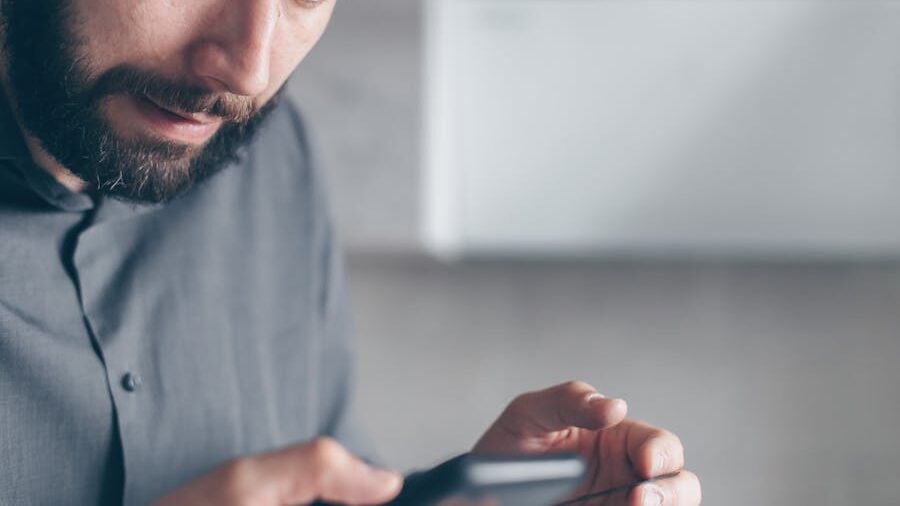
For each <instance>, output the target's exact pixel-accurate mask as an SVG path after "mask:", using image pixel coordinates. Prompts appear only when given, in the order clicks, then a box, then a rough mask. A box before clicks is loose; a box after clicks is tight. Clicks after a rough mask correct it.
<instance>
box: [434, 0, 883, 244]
mask: <svg viewBox="0 0 900 506" xmlns="http://www.w3.org/2000/svg"><path fill="white" fill-rule="evenodd" d="M429 5H430V6H431V9H430V10H429V13H430V16H429V19H430V23H429V29H428V32H427V33H428V41H429V49H428V52H427V57H428V60H427V61H428V69H429V72H428V74H427V75H428V79H427V90H428V91H427V99H428V105H429V108H428V112H429V114H428V120H427V123H426V126H427V127H428V128H429V129H430V134H431V135H430V136H429V143H428V145H427V146H426V152H427V154H428V166H427V169H428V172H427V174H428V177H427V179H426V181H425V189H426V191H427V195H426V209H427V211H428V216H427V221H426V223H425V225H426V233H427V234H428V235H429V237H430V239H431V244H432V246H433V249H434V250H436V251H438V252H440V253H443V254H448V253H450V254H452V253H461V254H482V253H488V254H502V255H516V256H521V255H528V254H540V255H546V254H550V255H558V254H562V255H572V254H578V255H582V254H613V255H618V254H638V255H642V256H647V255H649V256H666V255H701V256H712V255H720V254H724V255H732V256H733V255H739V256H751V257H753V256H760V255H762V256H785V255H786V256H795V255H799V256H815V257H821V256H839V257H848V256H849V257H852V256H854V255H863V256H866V257H871V256H876V257H877V256H882V255H888V256H898V255H900V231H898V227H897V225H896V223H897V218H898V216H900V142H898V141H900V65H898V61H900V60H898V55H900V3H898V2H891V1H852V2H851V1H830V2H823V1H820V0H787V1H746V0H674V1H673V0H632V1H628V2H620V1H583V0H520V1H516V2H509V1H505V0H432V1H431V2H430V4H429Z"/></svg>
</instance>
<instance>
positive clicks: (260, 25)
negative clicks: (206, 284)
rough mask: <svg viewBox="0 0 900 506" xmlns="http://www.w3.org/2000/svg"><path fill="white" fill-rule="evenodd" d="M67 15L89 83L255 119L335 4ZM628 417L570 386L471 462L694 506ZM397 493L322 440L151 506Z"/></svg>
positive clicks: (102, 6)
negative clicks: (516, 460)
mask: <svg viewBox="0 0 900 506" xmlns="http://www.w3.org/2000/svg"><path fill="white" fill-rule="evenodd" d="M72 7H73V9H74V12H75V14H76V18H77V26H76V33H77V35H79V36H80V38H81V39H82V40H83V42H84V44H85V45H84V48H83V55H84V58H85V61H86V62H87V64H88V68H89V70H90V72H91V73H92V74H95V75H99V74H101V73H102V72H103V71H104V70H106V69H109V68H112V67H114V66H116V65H120V64H130V65H133V66H136V67H140V68H142V69H145V70H151V71H154V72H156V73H158V74H160V75H162V76H166V77H169V78H172V79H175V80H177V81H179V82H187V83H191V84H196V85H198V86H202V87H205V88H207V89H209V90H211V91H214V92H220V93H231V94H235V95H239V96H242V97H247V98H249V99H251V100H252V101H253V103H254V104H255V105H256V106H257V107H259V106H261V105H262V104H265V103H266V102H267V101H269V100H270V99H271V98H272V97H273V96H274V95H275V93H276V92H277V91H278V89H280V88H281V86H282V84H284V82H285V81H286V80H287V78H288V77H289V76H290V74H291V73H292V72H293V71H294V69H295V68H296V67H297V65H298V64H299V63H300V62H301V61H302V60H303V58H304V57H305V56H306V55H307V53H309V51H310V50H311V49H312V48H313V46H314V45H315V44H316V42H317V41H318V40H319V38H320V37H321V35H322V33H323V32H324V30H325V28H326V26H327V24H328V21H329V19H330V17H331V14H332V11H333V9H334V0H323V1H315V0H190V1H187V0H142V1H140V2H123V1H121V0H72ZM2 62H3V55H2V53H0V65H2ZM101 110H102V113H103V114H104V115H105V117H106V118H107V119H108V120H109V121H110V123H111V124H113V125H114V126H115V128H116V129H117V131H118V132H119V133H120V134H121V135H123V136H125V137H126V138H130V137H135V136H142V135H146V136H151V135H159V132H158V131H154V130H152V129H153V127H152V125H151V123H150V122H148V120H147V118H146V116H145V115H144V114H143V113H142V112H141V110H140V109H139V108H138V106H137V104H136V103H135V102H134V101H133V99H131V98H129V97H126V96H113V97H110V98H107V99H105V100H104V101H103V103H102V104H101ZM210 135H211V134H210ZM201 140H202V139H201ZM26 142H27V143H28V145H29V149H30V150H31V152H32V155H33V158H34V160H35V162H36V163H37V164H38V165H39V166H40V167H42V168H43V169H45V170H47V171H48V172H49V173H51V174H52V175H54V177H56V179H57V180H58V181H59V182H60V183H62V184H63V185H65V186H67V187H68V188H70V189H72V190H73V191H81V190H82V189H84V187H85V184H84V182H83V181H81V180H80V179H78V178H77V177H75V176H74V175H72V174H71V173H70V172H69V171H68V170H67V169H66V168H65V167H62V166H60V165H59V164H58V163H57V162H56V161H55V160H54V159H53V158H52V157H51V156H49V155H48V154H47V153H45V152H43V151H42V149H41V148H40V147H39V146H38V143H37V142H35V140H34V139H29V138H26ZM194 142H199V141H197V140H196V139H194ZM626 411H627V406H626V405H625V402H624V401H622V400H619V399H607V398H605V397H602V396H600V395H599V394H598V393H597V392H596V390H595V389H594V388H593V387H591V386H590V385H587V384H585V383H580V382H569V383H565V384H562V385H558V386H555V387H552V388H549V389H547V390H543V391H539V392H531V393H527V394H523V395H522V396H520V397H518V398H516V399H515V400H514V401H512V402H511V403H510V405H509V406H508V407H507V408H506V409H505V410H504V411H503V413H502V415H501V416H500V417H499V418H498V419H497V421H496V422H495V423H494V424H493V425H492V426H491V427H490V428H489V429H488V431H487V432H486V433H485V434H484V436H483V437H482V438H481V439H480V440H479V441H478V443H477V444H476V445H475V447H474V448H473V452H475V453H482V454H502V455H510V454H541V453H548V452H559V451H577V452H580V453H581V454H582V455H584V457H585V458H586V459H587V460H588V462H589V463H590V466H591V468H590V474H589V476H588V479H587V481H586V483H585V484H584V485H583V487H582V489H581V490H579V494H584V493H589V492H592V491H599V490H604V489H607V488H610V487H614V486H619V485H626V484H630V483H633V482H635V481H640V480H641V479H646V478H652V477H656V476H663V475H666V474H669V473H673V472H676V471H681V472H680V473H679V474H678V475H677V476H675V477H671V478H666V479H662V480H658V481H655V482H653V483H652V484H644V485H641V486H639V487H637V488H633V489H631V490H629V491H624V492H621V493H619V494H616V495H614V496H612V497H608V498H603V499H598V500H595V501H593V502H591V503H583V504H597V505H626V504H627V505H635V506H637V505H642V504H662V505H666V506H693V505H696V504H699V503H700V499H701V497H700V484H699V481H698V480H697V478H696V476H695V475H694V474H692V473H690V472H688V471H685V470H683V467H684V450H683V447H682V445H681V442H680V441H679V439H678V438H677V437H676V436H675V435H673V434H671V433H670V432H667V431H665V430H662V429H658V428H655V427H652V426H650V425H647V424H645V423H643V422H639V421H635V420H627V419H625V417H626ZM401 484H402V478H401V476H400V475H399V474H397V473H395V472H391V471H385V470H378V469H373V468H371V467H370V466H368V465H366V464H364V463H363V462H362V461H360V460H359V459H357V458H356V457H354V456H353V455H350V454H349V453H348V452H347V451H346V450H345V449H344V448H342V447H341V446H340V445H339V444H338V443H336V442H334V441H332V440H330V439H327V438H326V439H317V440H314V441H311V442H307V443H303V444H298V445H294V446H290V447H287V448H284V449H281V450H277V451H274V452H270V453H266V454H263V455H255V456H245V457H241V458H238V459H236V460H233V461H230V462H226V463H224V464H222V465H221V466H220V467H218V468H216V469H214V470H212V471H211V472H209V473H208V474H206V475H204V476H201V477H200V478H198V479H196V480H194V481H192V482H189V483H186V484H185V485H183V486H182V487H180V488H179V489H177V490H175V491H172V492H171V493H170V494H168V495H166V496H165V497H163V498H162V499H160V500H159V502H158V503H157V504H158V506H180V505H205V504H210V505H213V504H215V505H258V506H280V505H288V504H304V503H310V502H312V501H314V500H316V499H322V500H327V501H330V502H334V503H342V504H378V503H383V502H386V501H388V500H390V499H391V498H392V497H394V496H395V495H396V494H397V493H398V492H399V490H400V487H401Z"/></svg>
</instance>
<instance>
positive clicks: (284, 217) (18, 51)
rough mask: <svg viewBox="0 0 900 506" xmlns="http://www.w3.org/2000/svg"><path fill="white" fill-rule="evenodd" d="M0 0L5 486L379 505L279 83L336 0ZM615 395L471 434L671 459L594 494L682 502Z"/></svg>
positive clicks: (599, 484)
mask: <svg viewBox="0 0 900 506" xmlns="http://www.w3.org/2000/svg"><path fill="white" fill-rule="evenodd" d="M0 2H2V3H0V91H2V92H0V238H2V239H0V503H2V504H4V505H6V504H13V505H14V504H50V505H58V504H78V505H87V504H128V505H132V504H134V505H138V504H140V505H142V504H149V503H154V502H156V503H158V504H166V505H188V504H191V505H192V504H215V505H230V504H252V505H264V506H269V505H273V506H274V505H286V504H301V503H310V502H314V501H317V500H326V501H330V502H337V503H348V504H374V503H382V502H385V501H388V500H390V499H391V498H392V497H394V496H395V495H396V494H397V493H398V491H399V490H400V488H401V486H402V482H403V477H402V476H400V475H399V474H397V473H396V472H394V471H389V470H385V469H380V468H376V467H374V466H373V465H370V464H368V463H367V462H370V460H366V459H370V458H371V454H370V453H369V452H370V450H369V448H368V446H367V445H366V443H365V440H364V439H363V438H362V437H360V432H359V431H358V430H357V429H356V425H355V418H354V415H353V413H351V412H350V411H349V409H348V399H349V391H350V388H351V383H352V381H351V380H352V378H351V352H352V346H351V340H350V330H349V325H348V314H347V305H346V301H345V293H344V289H343V282H342V274H341V264H340V260H339V258H340V255H339V251H338V248H337V247H336V246H335V241H334V234H333V231H332V228H331V224H330V221H329V219H328V214H327V212H326V205H325V203H324V197H323V194H322V189H321V185H320V181H319V177H318V176H317V174H316V173H315V172H314V171H313V169H312V166H311V164H310V156H309V148H308V145H307V143H306V139H305V137H304V131H303V124H302V122H301V120H300V116H299V115H298V113H297V109H296V108H295V106H294V105H293V104H292V103H291V102H290V100H288V99H287V97H282V96H281V93H280V92H281V89H282V87H283V85H284V83H285V81H286V80H287V79H288V77H289V76H290V74H291V73H292V72H293V71H294V69H295V68H296V67H297V65H298V64H299V63H300V61H301V60H302V59H303V58H304V56H305V55H306V54H307V53H308V52H309V51H310V50H311V49H312V47H313V46H314V45H315V43H316V42H317V41H318V39H319V37H320V36H321V35H322V32H323V31H324V30H325V27H326V25H327V24H328V20H329V18H330V17H331V14H332V10H333V8H334V0H139V1H133V2H128V1H123V0H0ZM410 380H411V381H413V380H414V378H410ZM625 412H626V405H625V403H624V401H622V400H619V399H607V398H605V397H603V396H602V395H600V394H598V393H597V392H596V391H595V390H594V389H593V388H592V387H590V386H589V385H586V384H584V383H579V382H570V383H566V384H563V385H559V386H556V387H552V388H549V389H547V390H543V391H539V392H532V393H528V394H524V395H522V396H520V397H518V398H516V399H515V400H514V401H513V402H512V403H511V404H510V405H509V407H508V408H507V409H506V410H505V411H503V413H502V414H501V415H500V417H499V418H498V420H497V421H496V422H495V424H494V425H493V426H492V427H491V428H489V429H488V431H487V432H486V433H485V435H484V436H483V437H482V438H481V439H480V440H479V441H478V442H477V443H476V444H475V446H474V447H473V449H472V451H473V452H475V453H481V454H507V455H509V454H541V453H547V452H557V451H575V452H581V453H582V454H583V455H584V456H585V458H586V459H588V461H589V476H588V480H587V482H586V483H585V485H584V486H583V490H582V491H584V492H589V491H591V490H595V489H600V488H603V487H610V486H616V485H621V484H622V483H629V482H632V481H634V480H640V479H646V478H651V477H656V476H664V475H670V474H672V473H675V472H678V471H681V472H680V473H678V474H677V475H676V476H672V477H668V478H663V479H659V480H656V481H653V482H650V483H644V484H642V485H640V486H638V487H635V488H633V489H631V490H626V491H623V492H622V493H620V494H618V495H617V496H614V497H612V498H608V499H604V500H605V501H607V502H605V503H604V504H665V505H694V504H698V503H699V501H700V487H699V483H698V481H697V479H696V477H695V476H694V475H693V474H691V473H690V472H688V471H684V470H682V468H683V465H684V457H683V449H682V446H681V443H680V442H679V440H678V438H677V437H675V436H674V435H672V434H671V433H669V432H667V431H664V430H661V429H657V428H654V427H652V426H649V425H647V424H644V423H641V422H637V421H633V420H627V419H626V413H625ZM398 416H401V415H399V414H398ZM402 416H415V415H414V414H413V415H410V414H404V415H402ZM423 423H425V421H423ZM434 423H438V422H437V421H435V422H434ZM413 479H414V478H413Z"/></svg>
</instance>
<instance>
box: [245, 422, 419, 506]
mask: <svg viewBox="0 0 900 506" xmlns="http://www.w3.org/2000/svg"><path fill="white" fill-rule="evenodd" d="M257 459H258V462H259V465H260V466H261V469H262V471H261V472H264V473H267V475H268V476H269V477H271V480H272V483H273V484H274V486H273V488H272V489H271V492H272V493H274V494H275V497H276V498H277V502H276V503H273V504H301V503H302V504H306V503H310V502H313V501H315V500H324V501H330V502H336V503H342V504H378V503H384V502H387V501H389V500H391V499H393V498H394V497H395V496H396V495H397V494H398V493H399V492H400V488H401V485H402V481H403V478H402V477H401V476H400V475H399V474H397V473H394V472H391V471H387V470H384V469H377V468H374V467H372V466H369V465H368V464H366V463H365V462H363V461H361V460H360V459H358V458H357V457H355V456H353V455H351V454H350V453H349V452H348V451H347V450H346V449H344V447H343V446H341V445H340V444H338V443H337V442H335V441H334V440H332V439H329V438H319V439H316V440H314V441H312V442H310V443H307V444H304V445H298V446H293V447H290V448H287V449H284V450H280V451H277V452H274V453H270V454H266V455H263V456H261V457H258V458H257Z"/></svg>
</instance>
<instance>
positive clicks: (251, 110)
mask: <svg viewBox="0 0 900 506" xmlns="http://www.w3.org/2000/svg"><path fill="white" fill-rule="evenodd" d="M117 94H127V95H131V96H133V97H136V98H141V97H146V98H149V99H150V100H152V101H153V102H156V103H157V104H159V105H160V106H162V107H165V108H167V109H172V110H174V111H180V112H185V113H203V114H209V115H212V116H217V117H219V118H221V119H222V120H224V121H226V122H229V123H247V122H248V121H250V120H251V119H252V118H253V116H254V115H255V114H256V113H257V112H258V111H257V108H256V107H255V106H254V105H253V100H252V99H251V98H250V97H246V96H241V95H235V94H232V93H214V92H210V91H209V90H208V89H205V88H202V87H199V86H194V85H189V84H184V83H179V82H175V81H172V80H169V79H167V78H165V77H162V76H160V75H158V74H155V73H152V72H148V71H145V70H142V69H138V68H135V67H131V66H125V65H123V66H119V67H114V68H112V69H110V70H108V71H106V72H104V73H103V74H102V75H101V76H100V77H99V78H98V79H97V81H96V83H95V84H94V85H93V86H92V87H91V91H90V100H91V101H92V102H97V101H99V100H100V99H102V98H103V97H106V96H110V95H117Z"/></svg>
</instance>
